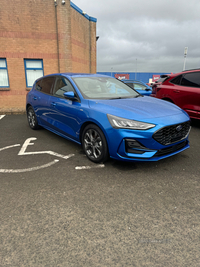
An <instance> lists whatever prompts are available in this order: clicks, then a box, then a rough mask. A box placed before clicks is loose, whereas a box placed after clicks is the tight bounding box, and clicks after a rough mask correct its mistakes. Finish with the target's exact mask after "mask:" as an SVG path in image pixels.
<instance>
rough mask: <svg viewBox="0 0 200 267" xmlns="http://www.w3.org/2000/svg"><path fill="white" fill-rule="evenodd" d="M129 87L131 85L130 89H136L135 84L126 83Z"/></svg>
mask: <svg viewBox="0 0 200 267" xmlns="http://www.w3.org/2000/svg"><path fill="white" fill-rule="evenodd" d="M125 84H127V85H129V86H130V87H132V88H134V84H133V83H125Z"/></svg>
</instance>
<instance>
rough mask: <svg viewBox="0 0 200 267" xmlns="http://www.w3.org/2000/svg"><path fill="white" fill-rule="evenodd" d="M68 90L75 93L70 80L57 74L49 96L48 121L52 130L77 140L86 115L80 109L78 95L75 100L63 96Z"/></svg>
mask: <svg viewBox="0 0 200 267" xmlns="http://www.w3.org/2000/svg"><path fill="white" fill-rule="evenodd" d="M70 91H72V92H74V94H75V95H77V93H76V91H75V89H74V87H73V86H72V84H71V83H70V81H69V80H68V79H67V78H66V77H63V76H59V77H58V78H57V80H56V83H55V87H54V90H53V95H52V96H50V98H49V105H50V107H51V114H50V117H49V123H50V124H51V128H52V129H53V130H54V131H56V132H59V133H61V134H63V135H65V136H67V137H69V138H72V139H74V140H77V141H79V140H78V138H79V130H80V125H81V123H82V121H83V120H84V119H85V118H86V115H85V113H84V112H83V109H81V107H82V106H81V105H82V104H81V102H80V99H79V98H78V97H77V100H76V101H72V100H69V99H66V98H65V97H64V93H65V92H70ZM77 96H78V95H77Z"/></svg>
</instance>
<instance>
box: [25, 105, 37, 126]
mask: <svg viewBox="0 0 200 267" xmlns="http://www.w3.org/2000/svg"><path fill="white" fill-rule="evenodd" d="M27 119H28V124H29V126H30V127H31V129H33V130H37V129H38V128H39V125H38V121H37V117H36V115H35V111H34V109H33V108H32V107H29V108H28V109H27Z"/></svg>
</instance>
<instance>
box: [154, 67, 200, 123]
mask: <svg viewBox="0 0 200 267" xmlns="http://www.w3.org/2000/svg"><path fill="white" fill-rule="evenodd" d="M151 96H153V97H156V98H160V99H163V100H167V101H169V102H172V103H174V104H176V105H177V106H179V107H180V108H182V109H184V110H185V111H186V112H187V113H188V114H189V116H190V117H191V118H195V119H200V69H197V70H187V71H182V72H180V73H176V74H169V75H163V76H161V80H160V81H158V83H155V84H154V85H153V87H152V94H151Z"/></svg>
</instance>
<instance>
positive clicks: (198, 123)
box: [191, 119, 200, 129]
mask: <svg viewBox="0 0 200 267" xmlns="http://www.w3.org/2000/svg"><path fill="white" fill-rule="evenodd" d="M191 126H192V127H195V128H199V129H200V120H196V119H191Z"/></svg>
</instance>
